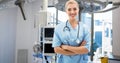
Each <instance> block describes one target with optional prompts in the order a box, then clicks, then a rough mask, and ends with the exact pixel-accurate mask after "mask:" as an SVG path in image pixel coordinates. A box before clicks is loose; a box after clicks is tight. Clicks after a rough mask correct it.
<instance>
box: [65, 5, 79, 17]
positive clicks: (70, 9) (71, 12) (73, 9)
mask: <svg viewBox="0 0 120 63" xmlns="http://www.w3.org/2000/svg"><path fill="white" fill-rule="evenodd" d="M66 13H67V14H68V17H69V19H76V16H77V15H78V13H79V8H78V6H77V4H74V3H72V4H68V5H67V7H66Z"/></svg>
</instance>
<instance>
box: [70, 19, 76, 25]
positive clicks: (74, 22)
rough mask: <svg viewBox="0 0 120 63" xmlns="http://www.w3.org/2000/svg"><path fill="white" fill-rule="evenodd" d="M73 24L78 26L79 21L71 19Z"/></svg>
mask: <svg viewBox="0 0 120 63" xmlns="http://www.w3.org/2000/svg"><path fill="white" fill-rule="evenodd" d="M69 21H70V23H71V24H78V21H77V20H76V19H69Z"/></svg>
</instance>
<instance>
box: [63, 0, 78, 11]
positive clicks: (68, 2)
mask: <svg viewBox="0 0 120 63" xmlns="http://www.w3.org/2000/svg"><path fill="white" fill-rule="evenodd" d="M68 4H76V5H77V6H78V8H79V4H78V2H77V1H75V0H68V1H67V2H66V4H65V9H66V8H67V6H68Z"/></svg>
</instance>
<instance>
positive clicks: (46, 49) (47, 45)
mask: <svg viewBox="0 0 120 63" xmlns="http://www.w3.org/2000/svg"><path fill="white" fill-rule="evenodd" d="M54 54H55V53H54V48H53V47H52V43H44V55H54Z"/></svg>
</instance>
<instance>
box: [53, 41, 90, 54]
mask: <svg viewBox="0 0 120 63" xmlns="http://www.w3.org/2000/svg"><path fill="white" fill-rule="evenodd" d="M85 44H86V41H83V42H82V43H81V45H80V46H69V45H61V46H60V47H55V48H54V51H55V52H56V53H60V54H64V55H76V54H86V53H88V49H87V48H85Z"/></svg>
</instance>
